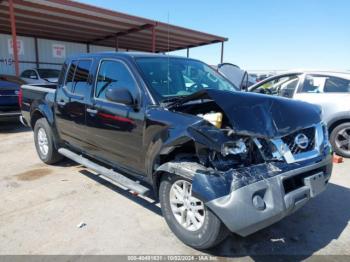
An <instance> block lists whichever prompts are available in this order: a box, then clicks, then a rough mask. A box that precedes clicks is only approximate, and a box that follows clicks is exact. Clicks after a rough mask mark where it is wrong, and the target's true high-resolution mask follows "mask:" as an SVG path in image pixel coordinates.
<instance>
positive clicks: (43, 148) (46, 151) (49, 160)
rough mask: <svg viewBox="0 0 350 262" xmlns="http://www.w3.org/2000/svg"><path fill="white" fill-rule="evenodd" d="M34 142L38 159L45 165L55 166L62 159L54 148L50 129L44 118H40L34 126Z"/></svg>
mask: <svg viewBox="0 0 350 262" xmlns="http://www.w3.org/2000/svg"><path fill="white" fill-rule="evenodd" d="M34 142H35V148H36V152H37V153H38V156H39V158H40V159H41V161H43V162H44V163H46V164H55V163H57V162H59V161H60V160H62V159H63V156H62V155H60V154H59V153H58V151H57V149H56V148H55V145H54V142H53V132H52V129H51V127H50V125H49V123H48V122H47V120H46V119H45V118H40V119H39V120H38V121H36V123H35V126H34Z"/></svg>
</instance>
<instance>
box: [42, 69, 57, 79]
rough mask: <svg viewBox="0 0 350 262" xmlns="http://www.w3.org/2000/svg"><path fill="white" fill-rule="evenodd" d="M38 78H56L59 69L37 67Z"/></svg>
mask: <svg viewBox="0 0 350 262" xmlns="http://www.w3.org/2000/svg"><path fill="white" fill-rule="evenodd" d="M37 71H38V74H39V76H40V78H58V76H59V74H60V70H56V69H37Z"/></svg>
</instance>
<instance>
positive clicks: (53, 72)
mask: <svg viewBox="0 0 350 262" xmlns="http://www.w3.org/2000/svg"><path fill="white" fill-rule="evenodd" d="M59 74H60V70H57V69H51V68H34V69H27V70H24V71H23V72H22V73H21V75H20V77H21V79H22V80H23V81H25V82H27V83H28V84H37V85H40V84H50V83H54V84H57V82H58V77H59Z"/></svg>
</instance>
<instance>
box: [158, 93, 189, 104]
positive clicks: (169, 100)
mask: <svg viewBox="0 0 350 262" xmlns="http://www.w3.org/2000/svg"><path fill="white" fill-rule="evenodd" d="M185 97H187V95H186V96H173V97H169V98H166V99H163V100H162V102H161V103H160V104H161V105H164V106H173V105H174V104H176V103H177V102H178V101H180V100H182V99H183V98H185Z"/></svg>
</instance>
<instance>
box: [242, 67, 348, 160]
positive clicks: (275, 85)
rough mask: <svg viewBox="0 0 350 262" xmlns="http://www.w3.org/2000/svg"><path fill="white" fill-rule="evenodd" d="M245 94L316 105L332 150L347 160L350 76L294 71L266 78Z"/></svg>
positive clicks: (335, 73)
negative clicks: (269, 96)
mask: <svg viewBox="0 0 350 262" xmlns="http://www.w3.org/2000/svg"><path fill="white" fill-rule="evenodd" d="M248 91H251V92H256V93H262V94H269V95H277V96H283V97H287V98H292V99H298V100H302V101H305V102H308V103H313V104H316V105H319V106H320V107H321V108H322V110H323V121H324V122H325V123H326V124H327V126H328V131H329V134H330V142H331V144H332V147H333V150H334V151H335V152H336V153H337V154H338V155H341V156H344V157H350V73H345V72H344V73H341V72H322V71H295V72H287V73H284V74H280V75H277V76H273V77H269V78H267V79H265V80H263V81H261V82H259V83H257V84H255V85H253V86H251V87H249V88H248Z"/></svg>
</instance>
